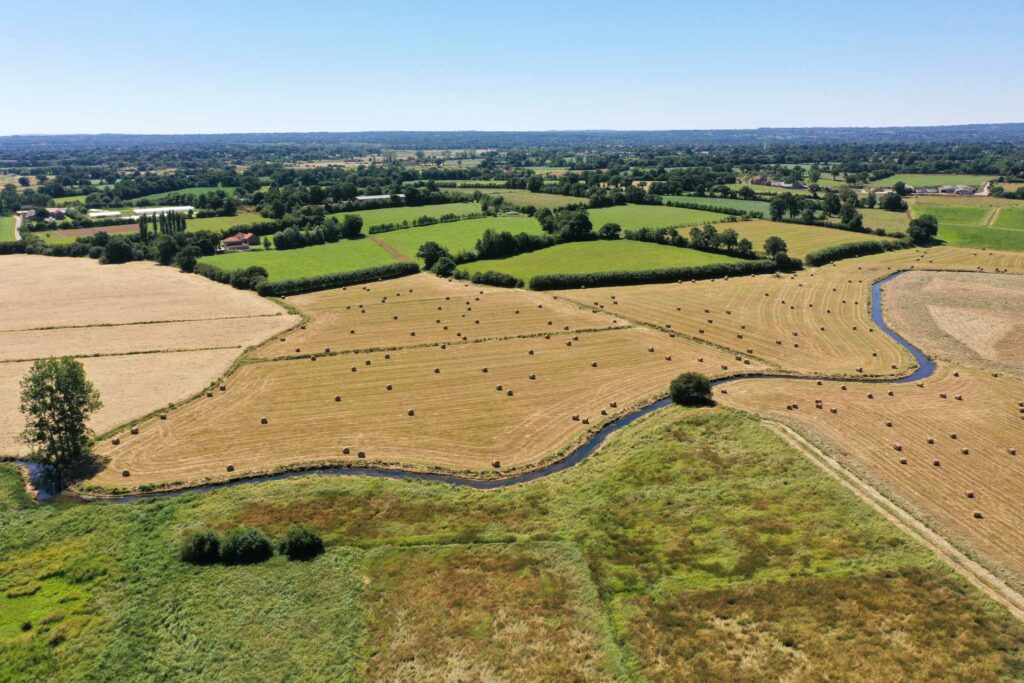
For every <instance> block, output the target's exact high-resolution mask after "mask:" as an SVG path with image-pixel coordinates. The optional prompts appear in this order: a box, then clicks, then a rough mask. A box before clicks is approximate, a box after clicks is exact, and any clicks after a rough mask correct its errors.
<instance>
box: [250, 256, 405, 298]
mask: <svg viewBox="0 0 1024 683" xmlns="http://www.w3.org/2000/svg"><path fill="white" fill-rule="evenodd" d="M418 272H420V267H419V266H418V265H417V264H415V263H408V262H402V263H389V264H387V265H385V266H377V267H375V268H364V269H363V270H352V271H349V272H347V273H332V274H329V275H317V276H315V277H305V278H298V279H295V280H278V281H277V282H271V281H269V280H264V281H262V282H260V283H259V284H258V285H257V286H256V292H257V293H259V294H260V295H262V296H288V295H291V294H304V293H305V292H317V291H320V290H321V289H334V288H335V287H347V286H349V285H359V284H363V283H364V282H374V281H376V280H391V279H393V278H396V277H405V276H406V275H413V274H415V273H418Z"/></svg>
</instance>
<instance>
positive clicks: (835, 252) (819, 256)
mask: <svg viewBox="0 0 1024 683" xmlns="http://www.w3.org/2000/svg"><path fill="white" fill-rule="evenodd" d="M913 246H914V242H913V240H910V239H902V240H896V241H888V240H886V241H882V240H865V241H863V242H847V243H846V244H837V245H835V246H831V247H825V248H824V249H818V250H817V251H812V252H810V253H808V254H807V255H805V256H804V261H805V262H806V263H807V265H810V266H821V265H824V264H826V263H832V262H833V261H840V260H842V259H847V258H853V257H855V256H867V255H868V254H881V253H882V252H883V251H896V250H899V249H909V248H911V247H913Z"/></svg>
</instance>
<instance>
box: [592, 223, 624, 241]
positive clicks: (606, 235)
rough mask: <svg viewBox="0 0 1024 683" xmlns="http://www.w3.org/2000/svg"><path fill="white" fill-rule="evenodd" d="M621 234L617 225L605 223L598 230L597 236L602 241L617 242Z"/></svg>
mask: <svg viewBox="0 0 1024 683" xmlns="http://www.w3.org/2000/svg"><path fill="white" fill-rule="evenodd" d="M621 232H622V226H621V225H619V224H618V223H605V224H604V225H602V226H601V229H600V230H598V232H597V234H598V237H600V238H601V239H603V240H617V239H619V234H620V233H621Z"/></svg>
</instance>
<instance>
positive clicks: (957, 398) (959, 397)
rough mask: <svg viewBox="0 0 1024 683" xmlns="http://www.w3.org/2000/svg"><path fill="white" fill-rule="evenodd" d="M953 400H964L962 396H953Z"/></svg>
mask: <svg viewBox="0 0 1024 683" xmlns="http://www.w3.org/2000/svg"><path fill="white" fill-rule="evenodd" d="M953 398H954V399H956V400H957V401H962V400H964V397H963V394H956V395H955V396H953Z"/></svg>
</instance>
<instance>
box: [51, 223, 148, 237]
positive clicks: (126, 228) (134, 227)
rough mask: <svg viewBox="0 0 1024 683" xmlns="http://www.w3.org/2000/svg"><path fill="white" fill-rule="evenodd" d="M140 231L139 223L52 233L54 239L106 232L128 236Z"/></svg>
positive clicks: (69, 229) (72, 229)
mask: <svg viewBox="0 0 1024 683" xmlns="http://www.w3.org/2000/svg"><path fill="white" fill-rule="evenodd" d="M138 231H139V224H138V223H129V224H127V225H107V226H103V227H99V228H68V229H66V230H54V231H53V232H52V233H50V235H51V236H53V237H88V236H89V235H95V234H96V233H98V232H105V233H107V234H108V235H126V234H128V233H135V232H138Z"/></svg>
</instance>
